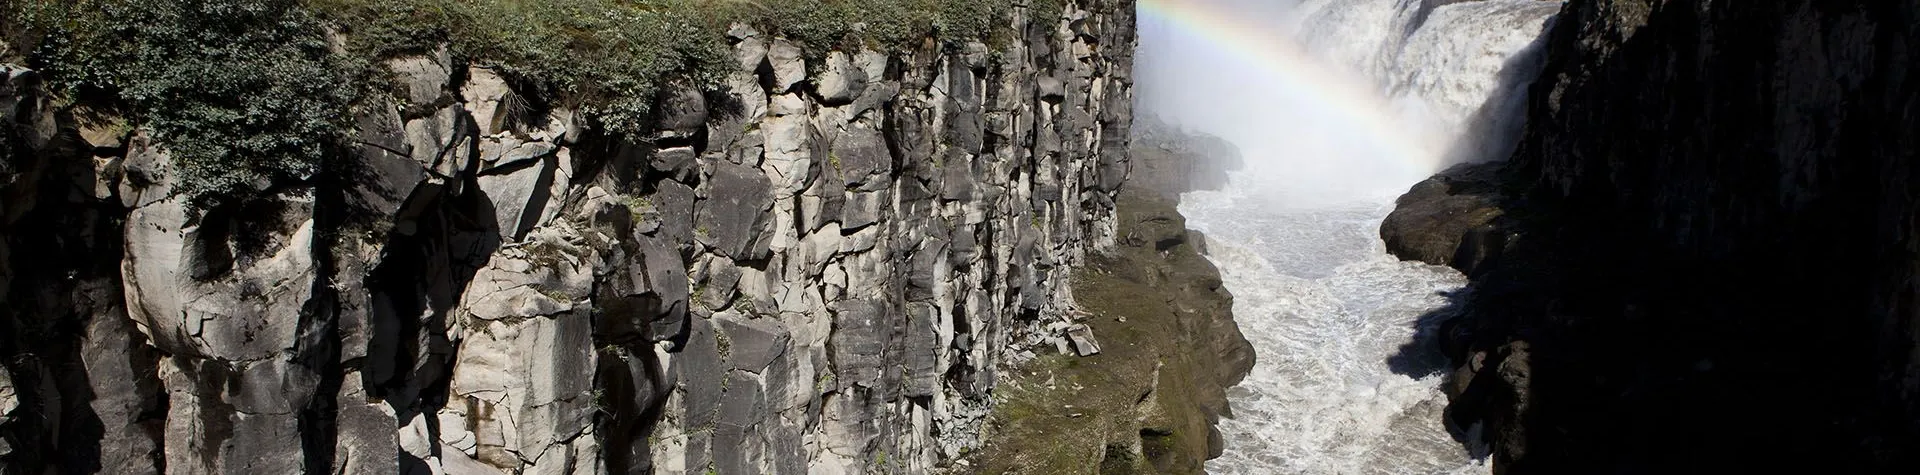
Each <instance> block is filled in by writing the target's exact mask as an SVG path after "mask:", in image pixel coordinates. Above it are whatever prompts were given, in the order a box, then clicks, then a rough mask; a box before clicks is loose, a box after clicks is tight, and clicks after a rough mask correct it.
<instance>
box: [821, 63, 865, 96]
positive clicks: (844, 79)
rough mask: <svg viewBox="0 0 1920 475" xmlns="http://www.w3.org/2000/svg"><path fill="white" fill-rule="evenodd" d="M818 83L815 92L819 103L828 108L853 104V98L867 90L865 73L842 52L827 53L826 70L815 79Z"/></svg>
mask: <svg viewBox="0 0 1920 475" xmlns="http://www.w3.org/2000/svg"><path fill="white" fill-rule="evenodd" d="M816 81H817V82H818V83H819V84H818V86H816V88H815V90H816V91H817V92H819V94H820V102H821V103H823V104H826V105H830V106H838V105H844V104H848V103H851V102H853V99H854V98H857V97H860V94H861V93H863V92H866V89H867V72H866V71H865V70H863V69H861V68H859V67H857V66H855V65H854V64H853V58H852V57H851V56H848V55H847V53H845V52H842V51H834V52H831V53H827V64H826V69H825V70H824V71H821V72H820V77H819V78H818V79H816Z"/></svg>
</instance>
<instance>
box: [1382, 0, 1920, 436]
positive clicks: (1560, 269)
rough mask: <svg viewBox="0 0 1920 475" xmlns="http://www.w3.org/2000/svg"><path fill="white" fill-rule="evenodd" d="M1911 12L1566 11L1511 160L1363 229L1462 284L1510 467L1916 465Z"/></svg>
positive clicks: (1780, 6) (1471, 374)
mask: <svg viewBox="0 0 1920 475" xmlns="http://www.w3.org/2000/svg"><path fill="white" fill-rule="evenodd" d="M1916 20H1920V3H1915V2H1911V1H1899V0H1847V1H1805V0H1796V1H1780V2H1741V1H1722V0H1691V1H1652V0H1575V1H1571V2H1568V3H1567V6H1566V9H1565V11H1564V13H1562V15H1561V17H1560V20H1559V25H1558V26H1557V27H1556V28H1554V29H1553V31H1552V33H1551V35H1550V38H1549V39H1548V50H1547V53H1546V54H1547V65H1546V69H1545V73H1544V74H1542V75H1541V79H1540V81H1539V82H1538V83H1537V84H1535V86H1534V89H1533V94H1532V97H1533V99H1532V104H1531V106H1530V107H1529V110H1528V117H1527V120H1528V121H1529V124H1530V125H1529V126H1528V128H1527V131H1526V133H1525V134H1524V136H1523V137H1522V138H1521V142H1520V144H1519V148H1518V150H1517V152H1516V153H1515V154H1514V156H1513V158H1512V160H1511V161H1510V162H1509V163H1506V164H1504V165H1495V166H1493V167H1494V168H1487V167H1484V166H1483V167H1481V168H1479V169H1477V170H1476V169H1471V168H1463V169H1458V170H1455V171H1453V172H1450V173H1448V174H1447V175H1445V176H1443V177H1440V178H1436V179H1435V180H1433V181H1431V182H1429V183H1426V184H1422V185H1420V186H1417V187H1416V188H1415V192H1414V193H1412V194H1409V195H1408V196H1407V197H1405V198H1403V200H1402V202H1401V207H1400V209H1399V210H1398V211H1396V214H1397V215H1398V216H1396V217H1395V218H1394V219H1390V220H1389V222H1388V226H1387V227H1385V228H1383V233H1384V234H1385V237H1386V238H1387V240H1388V242H1389V243H1390V244H1394V248H1395V249H1394V250H1395V252H1397V253H1400V255H1402V256H1405V257H1409V258H1420V259H1423V260H1428V261H1430V262H1436V263H1447V262H1450V263H1453V264H1454V265H1456V266H1458V267H1461V268H1463V269H1469V270H1471V272H1472V274H1473V275H1474V277H1475V283H1474V289H1473V291H1472V292H1471V293H1470V294H1469V295H1468V296H1466V297H1464V298H1463V299H1462V302H1461V303H1462V305H1463V309H1464V310H1465V312H1466V313H1465V316H1464V317H1463V318H1461V319H1458V320H1455V321H1454V322H1452V323H1451V324H1450V325H1449V326H1448V327H1447V328H1448V330H1447V332H1446V333H1447V334H1445V335H1439V337H1441V338H1443V339H1444V341H1445V342H1447V343H1448V344H1449V351H1450V352H1451V353H1452V355H1451V356H1453V358H1454V362H1455V363H1456V364H1457V365H1459V367H1458V369H1457V370H1455V373H1454V382H1455V384H1454V385H1453V387H1452V389H1453V390H1454V392H1453V394H1454V395H1455V397H1454V400H1453V404H1452V408H1451V413H1452V417H1453V420H1455V421H1456V422H1458V423H1459V424H1460V426H1461V427H1462V428H1473V427H1476V426H1477V427H1478V428H1480V429H1483V430H1480V431H1473V432H1470V433H1472V434H1480V435H1477V436H1475V437H1482V438H1483V440H1484V441H1486V442H1489V443H1491V444H1492V446H1491V448H1492V450H1493V455H1494V462H1495V469H1496V472H1503V473H1623V472H1626V473H1697V472H1716V473H1719V472H1738V471H1748V470H1753V471H1762V472H1776V471H1817V472H1820V473H1911V472H1912V471H1914V470H1915V469H1916V467H1920V438H1916V435H1920V397H1916V395H1920V354H1916V353H1915V351H1916V350H1917V349H1920V337H1917V336H1916V335H1920V333H1917V332H1920V309H1917V308H1916V307H1915V302H1916V301H1920V287H1915V282H1916V280H1915V276H1916V269H1920V267H1917V266H1916V263H1917V262H1920V260H1916V257H1915V256H1916V247H1915V243H1916V236H1915V232H1914V230H1915V224H1916V221H1915V220H1916V216H1920V208H1917V207H1916V203H1917V202H1920V193H1916V191H1915V188H1914V186H1913V184H1914V183H1916V182H1920V181H1916V180H1917V179H1920V176H1917V174H1920V168H1917V167H1916V166H1915V164H1916V163H1920V162H1916V161H1915V157H1916V152H1920V149H1916V145H1915V142H1914V140H1913V139H1912V135H1913V130H1914V125H1915V124H1916V123H1920V122H1917V121H1916V119H1920V95H1916V92H1920V84H1916V83H1915V79H1914V75H1913V74H1912V68H1913V65H1914V62H1913V57H1912V52H1913V51H1916V47H1920V31H1916V30H1915V27H1916V25H1920V22H1916Z"/></svg>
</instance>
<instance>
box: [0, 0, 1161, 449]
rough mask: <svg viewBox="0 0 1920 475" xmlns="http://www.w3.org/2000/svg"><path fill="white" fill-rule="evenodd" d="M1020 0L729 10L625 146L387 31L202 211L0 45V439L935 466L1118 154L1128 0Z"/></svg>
mask: <svg viewBox="0 0 1920 475" xmlns="http://www.w3.org/2000/svg"><path fill="white" fill-rule="evenodd" d="M1029 14H1030V12H1029V11H1028V10H1026V9H1024V8H1022V9H1017V10H1016V11H1015V14H1014V17H1013V19H1012V21H1011V24H1007V25H1002V26H1001V27H999V28H1000V29H1001V30H1002V31H1001V33H1004V35H998V36H996V37H997V38H1004V39H1005V42H1004V44H996V45H994V46H993V47H989V46H988V45H986V44H981V43H972V44H961V45H936V44H935V43H934V42H929V43H927V45H924V46H921V47H918V48H912V49H909V50H906V51H901V52H881V51H874V50H867V49H858V50H831V49H826V48H824V47H819V46H808V45H802V44H798V43H795V42H792V41H789V40H788V39H785V38H781V37H777V36H774V35H771V34H767V33H762V32H757V31H754V30H753V29H751V28H746V27H744V26H741V27H736V28H734V29H733V30H732V31H731V32H730V33H729V35H730V40H731V43H732V47H733V50H734V53H735V57H736V58H737V59H738V60H739V65H738V66H739V68H738V69H737V70H735V71H732V73H731V77H729V78H728V80H727V81H726V82H727V84H728V86H727V87H726V88H724V89H723V90H719V91H697V90H691V89H688V88H684V87H680V88H674V89H672V90H670V91H669V92H666V93H664V94H662V97H661V99H660V100H659V105H658V106H657V107H656V109H655V110H656V111H658V114H657V115H658V117H656V118H655V122H654V123H655V124H656V130H654V131H653V132H652V133H651V135H649V136H644V137H629V138H626V139H615V138H612V137H607V136H604V135H602V134H600V133H598V132H597V131H595V130H593V129H592V128H591V127H587V126H583V125H582V124H580V123H579V122H578V119H577V115H576V114H574V113H573V112H572V111H569V110H566V109H564V108H560V107H549V108H541V109H529V108H527V107H522V106H521V105H517V104H524V98H517V97H515V96H516V95H517V94H523V93H527V92H526V91H518V90H515V89H514V88H513V85H512V84H511V82H510V81H507V80H505V79H503V78H502V76H501V75H500V74H498V73H497V72H496V71H493V70H491V69H488V68H487V67H485V66H484V65H478V64H464V63H461V62H459V61H456V59H455V58H454V57H453V56H452V55H450V54H447V53H446V52H444V51H442V52H437V53H432V54H426V55H419V56H410V57H403V58H399V59H395V60H392V61H389V62H387V63H386V64H385V66H386V68H387V69H389V70H391V71H392V72H393V73H394V74H393V79H394V82H395V85H396V90H394V91H390V92H391V94H389V95H387V96H385V97H380V98H376V99H372V100H370V103H368V104H363V105H362V106H361V107H360V108H359V109H357V110H356V114H357V117H356V119H357V124H358V127H357V136H356V137H355V138H354V141H353V143H352V144H349V145H350V147H346V149H343V150H340V151H338V152H337V153H335V154H334V155H335V156H333V157H332V160H331V161H329V162H327V163H326V165H325V168H324V169H323V170H322V171H321V173H319V174H316V175H314V176H311V177H305V178H304V179H302V180H299V181H295V182H288V183H273V184H269V185H268V186H262V187H260V189H262V190H264V191H262V192H261V193H259V195H258V196H257V197H253V198H250V199H247V200H244V201H235V202H219V203H216V204H214V205H212V206H197V205H194V204H190V203H188V202H186V201H184V200H183V198H181V197H180V196H178V195H177V194H175V193H173V189H174V186H175V185H176V181H175V177H174V176H173V174H174V171H173V170H172V168H171V161H170V160H169V158H168V155H167V146H166V144H165V143H162V141H160V140H156V139H155V138H153V137H150V136H148V135H146V134H145V133H144V132H139V131H137V130H129V129H127V128H125V127H124V126H117V125H114V124H110V123H107V124H102V123H94V122H92V120H93V119H92V116H90V115H86V114H75V113H74V111H75V108H76V106H73V105H71V104H65V103H60V102H56V101H53V100H52V99H50V98H48V97H45V96H44V95H42V94H40V93H39V92H38V91H39V90H40V88H39V86H38V85H37V84H36V81H37V80H36V79H35V77H34V75H33V73H32V72H31V71H26V70H22V69H17V68H11V67H9V68H8V69H7V70H6V74H7V82H6V84H5V88H4V89H0V112H4V117H0V118H3V119H5V120H4V122H5V124H6V125H7V127H5V130H3V131H0V138H4V139H5V140H6V141H5V142H4V143H0V152H4V153H6V155H5V158H6V160H5V161H4V162H0V173H5V176H6V177H7V180H6V181H5V182H4V184H3V185H0V186H3V187H0V193H4V195H5V199H4V200H0V206H4V209H3V210H4V216H5V220H4V221H0V235H4V236H5V237H6V240H5V243H4V244H3V245H0V258H3V259H0V261H4V262H5V263H6V264H7V265H5V266H0V291H4V292H6V293H4V294H0V299H4V302H5V305H4V306H0V307H4V308H5V309H6V310H4V313H3V314H0V330H4V331H0V334H3V335H6V336H5V337H0V340H4V341H0V353H4V354H5V355H7V356H8V357H9V359H8V360H6V361H5V362H4V364H0V366H4V368H5V372H4V373H0V375H3V376H4V378H0V438H3V440H4V441H5V444H4V445H0V462H4V464H5V466H6V467H7V468H8V469H9V470H12V469H19V470H22V471H29V472H36V473H37V472H39V471H44V469H55V470H60V471H70V472H75V473H87V472H95V473H159V472H163V471H164V472H166V473H300V472H306V473H329V472H330V473H356V474H361V473H366V474H378V473H449V474H487V473H541V474H548V473H550V474H563V473H565V474H579V473H649V472H652V473H721V474H730V473H739V474H746V473H794V474H797V473H867V472H877V473H895V472H905V473H921V472H927V471H932V470H939V469H942V468H944V467H947V464H949V463H950V462H951V461H953V460H955V459H956V458H957V457H958V456H959V455H960V454H962V453H964V452H965V451H968V450H973V449H977V448H979V447H980V445H981V433H980V430H981V426H982V423H983V420H984V418H985V417H986V416H987V413H988V410H989V408H990V407H991V405H992V404H993V401H994V399H993V398H994V391H995V388H996V386H997V384H998V381H999V380H1000V378H1001V375H1000V374H999V372H1000V371H1001V369H1002V368H1003V366H1004V364H1005V362H1006V361H1007V359H1008V358H1009V357H1010V355H1013V354H1015V353H1016V352H1017V351H1019V350H1021V349H1023V348H1028V347H1033V346H1035V345H1041V344H1045V343H1048V342H1051V341H1054V340H1056V339H1059V338H1061V337H1062V333H1061V332H1059V331H1055V330H1054V329H1052V326H1053V324H1056V323H1059V322H1063V321H1065V320H1066V315H1067V313H1068V309H1069V308H1070V303H1071V301H1070V299H1069V297H1068V295H1069V292H1067V291H1066V288H1067V285H1068V280H1069V279H1067V276H1068V272H1069V270H1070V269H1072V268H1074V267H1075V266H1077V265H1078V264H1080V263H1081V262H1083V261H1084V259H1086V256H1087V254H1088V252H1089V251H1090V250H1092V249H1096V248H1100V247H1105V246H1112V245H1113V244H1114V243H1115V241H1116V223H1117V221H1116V210H1115V199H1116V196H1117V191H1118V190H1119V189H1120V187H1121V184H1122V183H1123V182H1124V181H1125V180H1126V179H1127V174H1128V170H1129V159H1128V153H1127V148H1128V135H1129V134H1128V131H1129V127H1130V124H1131V122H1132V110H1131V104H1132V97H1131V92H1130V87H1131V86H1130V78H1129V72H1130V70H1131V67H1132V58H1131V54H1132V46H1133V44H1134V37H1133V35H1134V30H1133V28H1134V26H1133V23H1134V22H1133V17H1132V15H1133V5H1132V3H1131V2H1127V1H1112V2H1109V1H1090V2H1069V3H1068V4H1067V6H1066V8H1065V9H1064V10H1063V11H1060V12H1059V15H1060V16H1058V17H1047V18H1029V17H1028V15H1029ZM23 355H26V356H31V357H22V356H23ZM77 368H84V370H77ZM24 416H31V417H24Z"/></svg>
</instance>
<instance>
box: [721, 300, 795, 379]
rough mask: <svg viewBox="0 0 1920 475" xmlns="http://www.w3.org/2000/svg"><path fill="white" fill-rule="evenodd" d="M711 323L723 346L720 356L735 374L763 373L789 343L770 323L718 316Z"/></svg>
mask: <svg viewBox="0 0 1920 475" xmlns="http://www.w3.org/2000/svg"><path fill="white" fill-rule="evenodd" d="M713 323H714V326H715V328H716V329H717V330H719V334H720V337H721V338H722V339H723V340H722V341H725V342H727V351H726V354H725V355H724V356H725V358H726V359H727V364H728V366H729V367H731V368H733V369H737V370H744V371H750V372H753V373H756V374H758V373H764V372H766V370H767V367H768V366H770V365H772V364H773V361H774V359H776V358H779V357H780V356H781V355H783V354H785V353H786V352H787V351H788V348H789V347H790V344H791V341H792V340H793V336H792V335H791V334H789V333H787V329H786V327H785V326H784V325H781V324H780V322H778V321H775V320H773V319H767V318H748V317H747V316H744V315H740V314H738V313H733V312H721V313H716V314H714V315H713Z"/></svg>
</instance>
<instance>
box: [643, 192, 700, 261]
mask: <svg viewBox="0 0 1920 475" xmlns="http://www.w3.org/2000/svg"><path fill="white" fill-rule="evenodd" d="M657 186H658V188H657V189H655V190H654V191H653V194H652V195H648V196H647V200H648V201H649V202H651V204H652V205H653V209H654V211H655V213H657V214H658V216H659V220H660V229H659V231H658V232H657V233H656V235H657V236H659V237H660V238H661V239H665V240H667V242H670V243H677V246H676V248H679V247H680V246H690V245H692V243H693V240H694V234H695V227H694V224H693V220H694V211H693V210H694V192H693V188H689V187H687V185H684V184H681V183H680V182H675V181H665V182H660V184H659V185H657ZM709 231H711V230H709Z"/></svg>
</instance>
